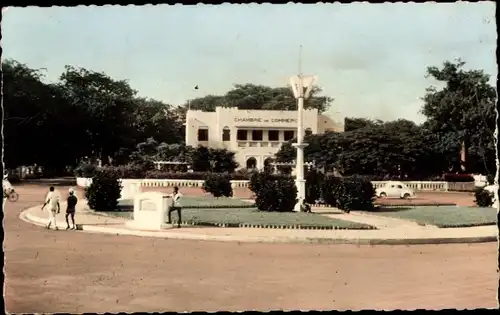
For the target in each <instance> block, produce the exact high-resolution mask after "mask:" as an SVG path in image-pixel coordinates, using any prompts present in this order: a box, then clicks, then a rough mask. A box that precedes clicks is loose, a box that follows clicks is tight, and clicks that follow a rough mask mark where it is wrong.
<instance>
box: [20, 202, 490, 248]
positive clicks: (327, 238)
mask: <svg viewBox="0 0 500 315" xmlns="http://www.w3.org/2000/svg"><path fill="white" fill-rule="evenodd" d="M40 208H41V206H36V207H32V208H29V209H27V210H25V211H23V212H22V213H21V215H20V218H21V219H22V220H24V221H27V222H30V223H33V224H38V225H42V224H43V225H46V224H47V223H48V212H47V211H40ZM61 209H65V204H62V205H61ZM318 210H319V209H318ZM318 210H315V212H324V215H327V216H332V217H335V218H339V219H343V220H347V221H353V222H359V223H366V224H370V225H374V226H376V227H377V228H378V230H296V229H261V228H216V227H215V228H212V227H192V226H189V227H183V228H181V229H168V230H162V231H144V230H135V229H131V228H129V227H127V226H125V222H126V221H127V219H124V218H115V217H109V216H103V215H98V214H97V213H95V212H90V210H88V207H87V205H86V203H85V202H82V203H79V204H78V206H77V209H76V215H75V220H76V223H77V226H78V229H79V230H83V231H85V232H93V233H105V234H115V235H117V234H119V235H134V236H146V237H160V238H171V239H191V240H210V241H235V242H266V243H276V242H277V243H284V242H298V243H330V244H356V245H362V244H367V245H376V244H387V245H396V244H441V243H476V242H494V241H497V236H498V229H497V226H495V225H493V226H481V227H470V228H447V229H440V228H437V227H435V226H420V225H418V224H416V223H413V222H409V221H406V220H400V219H393V218H382V217H377V216H375V215H367V214H360V213H350V214H344V213H341V212H339V211H335V209H333V210H332V209H324V210H319V211H318ZM56 222H57V226H58V227H59V229H62V230H63V229H66V221H65V213H64V211H61V213H59V214H58V215H57V216H56ZM71 232H73V231H70V232H68V233H71ZM73 233H74V232H73Z"/></svg>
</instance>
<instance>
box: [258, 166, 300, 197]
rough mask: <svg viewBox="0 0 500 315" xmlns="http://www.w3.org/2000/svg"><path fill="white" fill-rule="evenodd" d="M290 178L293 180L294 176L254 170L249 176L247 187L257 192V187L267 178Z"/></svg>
mask: <svg viewBox="0 0 500 315" xmlns="http://www.w3.org/2000/svg"><path fill="white" fill-rule="evenodd" d="M282 177H286V178H290V179H291V180H294V177H292V176H289V175H280V174H270V173H268V172H265V171H264V172H257V171H256V172H254V173H252V175H251V176H250V183H249V185H248V188H249V189H250V191H252V192H253V193H254V194H257V192H258V191H259V189H260V188H261V187H262V185H263V184H264V183H265V182H266V181H267V180H276V179H278V178H282Z"/></svg>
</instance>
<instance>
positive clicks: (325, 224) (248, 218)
mask: <svg viewBox="0 0 500 315" xmlns="http://www.w3.org/2000/svg"><path fill="white" fill-rule="evenodd" d="M210 206H211V208H183V210H182V223H183V224H188V225H199V226H225V227H263V228H295V229H352V230H368V229H375V227H373V226H371V225H368V224H362V223H357V222H351V221H345V220H340V219H336V218H329V217H327V216H324V215H320V214H315V213H301V212H262V211H258V210H257V209H256V208H249V207H248V203H245V207H236V206H235V207H232V208H227V207H229V205H227V204H226V205H225V206H224V207H226V208H224V207H222V208H215V205H213V204H212V205H210ZM99 213H102V214H104V215H110V216H115V217H123V218H126V219H129V220H131V219H132V218H133V212H132V211H131V210H130V209H129V210H125V211H110V212H108V211H106V212H101V211H99V212H96V214H99ZM172 220H173V221H174V223H176V222H175V221H176V220H177V213H176V212H173V213H172Z"/></svg>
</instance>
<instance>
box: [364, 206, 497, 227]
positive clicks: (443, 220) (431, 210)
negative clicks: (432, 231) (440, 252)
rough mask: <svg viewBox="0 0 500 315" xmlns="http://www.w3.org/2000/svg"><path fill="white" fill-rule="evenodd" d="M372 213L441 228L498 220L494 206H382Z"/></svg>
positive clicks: (491, 222)
mask: <svg viewBox="0 0 500 315" xmlns="http://www.w3.org/2000/svg"><path fill="white" fill-rule="evenodd" d="M372 214H375V215H380V216H387V217H393V218H398V219H406V220H410V221H415V222H417V223H420V224H429V225H436V226H438V227H440V228H452V227H472V226H481V225H494V224H496V222H497V211H496V209H494V208H475V207H457V206H439V207H436V206H433V207H431V206H425V207H418V206H417V207H414V208H409V207H407V208H399V209H398V208H382V209H381V210H379V211H377V212H372Z"/></svg>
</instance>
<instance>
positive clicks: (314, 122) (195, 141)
mask: <svg viewBox="0 0 500 315" xmlns="http://www.w3.org/2000/svg"><path fill="white" fill-rule="evenodd" d="M303 115H304V116H303V117H304V129H305V134H310V133H312V134H317V133H323V132H325V131H328V130H332V131H338V132H341V131H343V126H342V125H340V124H338V123H335V122H333V120H332V119H330V118H329V117H327V116H325V115H318V110H317V109H308V110H304V113H303ZM296 132H297V111H276V110H239V109H238V108H234V107H233V108H225V107H217V108H216V109H215V112H203V111H200V110H188V112H187V114H186V145H189V146H193V147H197V146H198V145H202V146H205V147H209V148H219V149H222V148H226V149H228V150H229V151H232V152H235V159H236V162H238V163H239V165H240V167H243V168H245V167H246V168H255V167H256V168H258V169H261V168H262V167H263V166H264V163H266V162H268V161H269V160H268V159H269V158H271V159H272V158H274V154H275V153H276V152H278V150H279V149H280V147H281V145H282V144H283V143H285V142H287V141H289V140H291V139H293V138H295V136H296Z"/></svg>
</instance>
